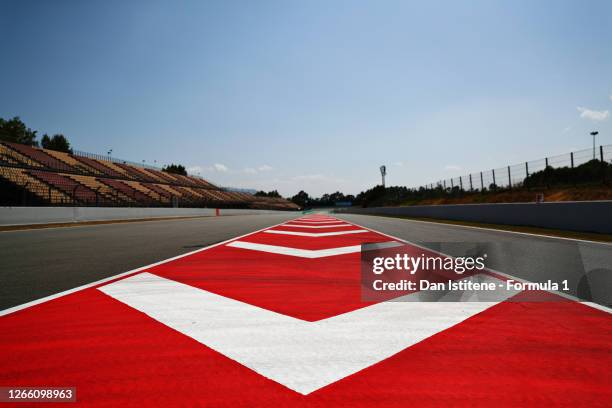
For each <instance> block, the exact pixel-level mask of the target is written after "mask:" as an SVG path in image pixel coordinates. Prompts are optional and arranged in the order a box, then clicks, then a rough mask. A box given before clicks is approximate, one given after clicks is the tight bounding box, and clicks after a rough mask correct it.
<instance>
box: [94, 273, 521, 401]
mask: <svg viewBox="0 0 612 408" xmlns="http://www.w3.org/2000/svg"><path fill="white" fill-rule="evenodd" d="M484 279H488V280H491V281H493V282H499V280H497V279H495V278H493V277H491V276H486V275H485V278H484ZM98 290H100V291H102V292H104V293H106V294H107V295H108V296H111V297H113V298H114V299H116V300H118V301H120V302H122V303H125V304H127V305H128V306H131V307H133V308H134V309H136V310H139V311H140V312H142V313H145V314H147V315H148V316H150V317H152V318H153V319H155V320H157V321H159V322H161V323H162V324H165V325H166V326H168V327H170V328H172V329H174V330H176V331H178V332H180V333H182V334H184V335H186V336H189V337H191V338H192V339H194V340H196V341H198V342H200V343H202V344H204V345H206V346H207V347H210V348H212V349H214V350H216V351H217V352H219V353H221V354H223V355H225V356H227V357H229V358H230V359H232V360H234V361H237V362H238V363H240V364H242V365H244V366H246V367H248V368H250V369H251V370H253V371H255V372H257V373H259V374H260V375H263V376H264V377H266V378H269V379H271V380H273V381H276V382H277V383H279V384H282V385H284V386H285V387H287V388H290V389H292V390H294V391H296V392H299V393H300V394H303V395H307V394H309V393H311V392H313V391H316V390H317V389H319V388H321V387H324V386H326V385H329V384H331V383H334V382H336V381H338V380H341V379H342V378H345V377H347V376H349V375H351V374H354V373H356V372H358V371H360V370H363V369H364V368H366V367H369V366H371V365H373V364H376V363H378V362H379V361H382V360H384V359H386V358H389V357H391V356H393V355H394V354H396V353H398V352H400V351H402V350H404V349H406V348H407V347H410V346H412V345H414V344H416V343H419V342H421V341H423V340H425V339H427V338H428V337H431V336H432V335H434V334H436V333H439V332H441V331H443V330H446V329H448V328H450V327H452V326H454V325H456V324H459V323H461V322H462V321H464V320H466V319H469V318H470V317H472V316H474V315H476V314H478V313H481V312H483V311H484V310H486V309H488V308H490V307H492V306H494V305H496V304H497V303H499V301H500V300H505V299H506V298H507V297H509V296H510V295H512V294H513V293H512V292H506V293H504V294H498V295H497V296H496V297H497V299H495V301H490V302H489V301H487V302H467V303H456V302H433V303H432V302H428V303H422V302H418V301H403V302H402V301H395V302H382V303H378V304H375V305H372V306H369V307H365V308H362V309H357V310H354V311H352V312H349V313H344V314H341V315H338V316H334V317H331V318H328V319H324V320H319V321H317V322H307V321H303V320H300V319H296V318H293V317H290V316H286V315H282V314H279V313H275V312H272V311H269V310H266V309H262V308H260V307H257V306H253V305H249V304H247V303H243V302H239V301H237V300H233V299H229V298H226V297H224V296H220V295H217V294H214V293H211V292H208V291H205V290H202V289H198V288H195V287H192V286H189V285H185V284H182V283H179V282H175V281H172V280H169V279H164V278H161V277H159V276H156V275H153V274H150V273H141V274H139V275H136V276H132V277H130V278H127V279H123V280H121V281H118V282H114V283H111V284H109V285H107V286H103V287H101V288H98ZM414 297H418V294H410V295H407V296H405V298H406V300H410V299H409V298H414ZM124 330H133V329H131V328H129V327H127V328H124Z"/></svg>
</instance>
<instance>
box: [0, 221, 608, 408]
mask: <svg viewBox="0 0 612 408" xmlns="http://www.w3.org/2000/svg"><path fill="white" fill-rule="evenodd" d="M351 219H352V218H351V217H342V218H337V217H335V216H332V215H323V214H312V215H305V216H302V217H299V218H296V219H293V220H289V221H285V220H283V222H282V223H281V224H278V225H274V226H272V227H266V228H264V229H262V230H259V231H256V232H253V233H250V234H247V235H243V236H240V237H237V238H233V239H230V240H228V241H224V242H220V243H217V244H214V245H211V246H208V247H205V248H201V249H197V250H195V251H193V252H189V253H186V254H182V255H179V256H177V257H174V258H172V259H170V260H168V261H164V262H159V263H156V264H154V265H152V266H150V267H145V268H139V269H138V270H135V271H133V272H129V273H125V274H122V275H121V276H118V277H115V278H110V279H107V280H106V281H104V282H103V283H100V284H97V285H93V286H89V287H86V288H84V289H82V290H76V291H73V292H70V293H66V294H65V295H57V296H55V297H54V298H52V299H49V300H48V301H45V302H41V303H39V304H33V305H31V306H30V307H24V308H19V307H18V308H15V309H12V310H10V312H5V313H3V316H1V317H0V333H1V335H0V386H56V387H76V395H77V402H76V404H77V405H82V406H136V405H138V406H232V407H235V406H249V407H252V406H371V405H378V406H397V407H405V406H409V405H410V406H440V405H446V406H457V405H470V406H487V407H489V406H493V405H494V406H525V405H531V406H548V405H565V406H589V407H594V406H602V407H603V406H607V405H608V404H609V401H610V400H612V391H611V386H610V385H611V384H612V374H611V369H610V367H612V357H611V356H612V330H611V329H612V315H611V314H610V313H609V312H608V311H606V310H600V309H598V308H594V307H591V306H588V305H585V304H582V303H580V302H576V301H571V300H567V299H564V300H563V301H551V302H521V301H512V302H505V301H497V302H463V303H457V302H380V303H372V302H363V301H362V299H361V279H360V278H361V276H360V260H361V259H360V255H361V251H362V244H366V243H367V244H368V245H372V246H373V247H376V248H385V247H392V246H393V245H399V244H400V243H401V240H400V239H399V238H395V237H392V236H389V235H386V234H384V233H381V232H378V231H376V230H374V229H371V228H366V227H364V226H362V223H356V222H352V221H351ZM389 222H394V221H393V220H389ZM104 250H105V248H100V251H104ZM108 256H109V257H112V253H110V254H108ZM41 268H43V266H41ZM519 295H520V294H519ZM551 296H556V295H554V294H551ZM606 401H608V402H606ZM16 405H17V406H21V405H20V404H16ZM45 405H49V404H48V403H46V404H45Z"/></svg>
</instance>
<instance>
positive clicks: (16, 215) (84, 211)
mask: <svg viewBox="0 0 612 408" xmlns="http://www.w3.org/2000/svg"><path fill="white" fill-rule="evenodd" d="M219 211H220V215H246V214H272V213H280V212H281V211H271V210H240V209H221V210H219ZM283 212H284V211H283ZM202 215H215V209H214V208H127V207H126V208H123V207H118V208H103V207H0V226H8V225H30V224H52V223H66V222H81V221H105V220H129V219H138V218H159V217H190V216H202Z"/></svg>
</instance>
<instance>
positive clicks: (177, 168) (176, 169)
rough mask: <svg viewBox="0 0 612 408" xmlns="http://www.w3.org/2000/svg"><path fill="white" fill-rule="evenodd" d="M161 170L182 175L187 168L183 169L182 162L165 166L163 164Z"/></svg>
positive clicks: (184, 174) (185, 172)
mask: <svg viewBox="0 0 612 408" xmlns="http://www.w3.org/2000/svg"><path fill="white" fill-rule="evenodd" d="M162 171H165V172H166V173H172V174H182V175H183V176H186V175H187V169H185V166H183V165H182V164H169V165H167V166H164V167H163V168H162Z"/></svg>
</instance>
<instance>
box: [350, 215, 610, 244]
mask: <svg viewBox="0 0 612 408" xmlns="http://www.w3.org/2000/svg"><path fill="white" fill-rule="evenodd" d="M347 214H348V215H350V213H347ZM356 215H365V216H367V217H385V218H397V219H399V220H402V221H409V222H422V223H425V224H435V225H443V226H448V227H457V228H471V229H478V230H485V231H491V232H499V233H509V234H519V235H528V236H533V237H538V238H551V239H562V240H565V241H577V242H586V243H589V244H598V245H607V246H610V245H612V242H603V241H591V240H589V239H580V238H567V237H558V236H555V235H544V234H534V233H533V232H520V231H510V230H502V229H495V228H488V227H475V226H472V225H461V224H450V223H446V222H435V221H424V220H415V219H411V218H399V217H387V216H382V215H369V214H356ZM441 221H444V220H441ZM447 221H452V220H447ZM508 226H509V227H511V226H512V225H508ZM372 231H374V230H372ZM375 232H378V231H375ZM570 232H571V231H570Z"/></svg>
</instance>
